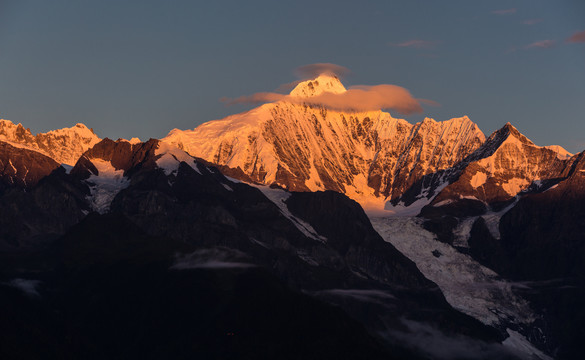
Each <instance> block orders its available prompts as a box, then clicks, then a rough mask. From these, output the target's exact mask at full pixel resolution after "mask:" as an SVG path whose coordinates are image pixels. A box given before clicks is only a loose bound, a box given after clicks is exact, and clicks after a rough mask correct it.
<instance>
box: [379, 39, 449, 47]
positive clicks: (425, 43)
mask: <svg viewBox="0 0 585 360" xmlns="http://www.w3.org/2000/svg"><path fill="white" fill-rule="evenodd" d="M438 44H439V42H438V41H429V40H422V39H413V40H408V41H404V42H401V43H388V45H390V46H396V47H410V48H415V49H429V48H433V47H435V46H437V45H438Z"/></svg>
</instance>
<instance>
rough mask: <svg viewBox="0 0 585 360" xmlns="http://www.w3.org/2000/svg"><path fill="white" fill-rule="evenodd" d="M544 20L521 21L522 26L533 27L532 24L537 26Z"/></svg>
mask: <svg viewBox="0 0 585 360" xmlns="http://www.w3.org/2000/svg"><path fill="white" fill-rule="evenodd" d="M543 21H544V20H542V19H528V20H524V21H522V24H523V25H534V24H538V23H541V22H543Z"/></svg>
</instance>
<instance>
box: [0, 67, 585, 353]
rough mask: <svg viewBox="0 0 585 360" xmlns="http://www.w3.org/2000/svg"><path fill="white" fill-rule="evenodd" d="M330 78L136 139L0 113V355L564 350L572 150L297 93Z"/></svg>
mask: <svg viewBox="0 0 585 360" xmlns="http://www.w3.org/2000/svg"><path fill="white" fill-rule="evenodd" d="M344 91H345V88H344V87H343V85H342V84H341V82H340V81H339V79H338V78H337V77H335V76H332V75H321V76H319V77H317V78H315V79H311V80H307V81H304V82H301V83H299V84H298V85H297V86H296V87H295V88H294V89H293V90H292V92H291V93H290V94H289V95H288V97H285V98H283V99H282V100H279V101H276V102H272V103H267V104H264V105H261V106H259V107H257V108H255V109H253V110H250V111H248V112H245V113H242V114H237V115H232V116H229V117H227V118H225V119H221V120H215V121H210V122H208V123H204V124H202V125H200V126H198V127H197V128H195V129H194V130H178V129H174V130H171V131H170V132H169V134H168V135H167V136H166V137H164V138H162V139H160V140H158V139H150V140H149V141H146V142H141V141H140V140H138V139H132V140H124V139H118V140H116V141H113V140H110V139H107V138H106V139H100V138H99V137H98V136H97V135H96V134H95V133H94V131H93V130H92V129H88V128H87V127H86V126H85V125H83V124H77V125H75V126H74V127H72V128H69V129H61V130H55V131H50V132H47V133H45V134H38V135H32V133H31V132H30V130H28V129H25V128H24V127H23V126H22V125H21V124H18V125H14V124H13V123H12V122H10V121H8V120H0V204H1V205H0V256H1V257H2V261H1V263H2V266H1V272H0V284H1V285H0V290H1V291H0V296H1V298H0V303H1V304H3V306H2V309H3V310H2V316H3V317H4V318H5V319H7V320H6V321H3V322H2V328H1V329H2V330H1V331H2V335H3V336H2V340H0V341H1V342H2V343H1V344H2V346H1V347H0V348H1V349H3V350H0V353H1V352H2V351H3V352H4V355H5V356H6V358H13V357H14V358H16V357H17V354H19V352H20V351H23V350H22V349H26V350H25V352H24V353H23V354H25V355H23V357H35V356H37V355H39V354H44V355H46V356H45V357H55V358H63V357H71V358H79V357H96V358H103V357H108V358H111V357H124V354H126V355H128V354H132V355H136V354H139V355H141V356H143V357H153V358H154V357H161V356H162V357H169V356H170V357H182V356H188V355H189V354H197V353H198V354H202V355H205V356H207V357H210V358H224V357H226V356H234V355H235V356H238V355H241V354H244V353H245V354H249V355H248V356H249V357H250V358H257V357H258V356H272V357H277V358H287V357H288V358H322V357H325V358H334V357H336V358H359V357H364V356H365V358H486V359H491V358H526V359H529V358H540V359H547V358H551V357H554V358H566V359H569V358H578V357H579V354H580V344H581V343H582V341H583V340H585V333H583V330H582V328H583V327H582V326H581V324H582V323H583V321H585V305H584V304H585V291H584V289H585V287H584V285H585V281H584V280H585V268H583V264H584V263H585V246H584V244H585V242H584V240H585V238H584V237H585V235H584V234H585V222H584V221H583V218H584V216H585V205H583V204H585V202H584V201H583V200H585V183H584V181H585V160H584V156H585V155H584V153H583V152H582V153H579V154H575V155H573V154H571V153H569V152H567V151H566V150H564V149H563V148H562V147H560V146H537V145H535V144H534V143H533V142H532V141H530V140H529V139H528V138H526V137H525V136H524V135H522V134H521V133H520V132H519V131H518V130H517V129H516V128H515V127H514V126H513V125H512V124H510V123H506V124H505V125H504V126H503V127H502V128H501V129H499V130H497V131H495V132H494V133H493V134H491V135H490V136H488V137H487V138H486V136H485V135H484V134H483V132H482V131H481V130H480V129H479V127H478V126H477V125H476V124H475V123H473V122H472V121H471V120H470V119H469V118H468V117H466V116H464V117H460V118H454V119H451V120H447V121H442V122H437V121H435V120H433V119H429V118H426V119H425V120H423V121H422V122H420V123H417V124H410V123H409V122H407V121H405V120H402V119H396V118H393V117H392V116H391V115H390V114H389V113H387V112H384V111H381V110H379V111H365V112H364V111H352V110H344V111H341V110H334V109H331V108H327V107H325V106H322V105H319V104H316V103H315V102H313V101H311V100H310V99H311V98H312V97H316V96H319V95H321V94H325V93H331V94H342V93H343V92H344ZM291 99H294V101H292V100H291ZM153 286H155V289H154V290H153V289H152V287H153ZM201 294H204V295H201ZM163 299H164V300H163ZM186 299H188V301H187V300H186ZM235 299H241V301H236V300H235ZM189 302H191V303H192V304H194V305H193V307H195V309H194V308H193V307H192V306H190V304H189ZM274 304H280V305H281V306H275V305H274ZM32 314H36V315H34V316H33V315H32ZM212 314H213V316H212ZM167 318H172V319H175V320H173V321H174V322H171V321H170V320H165V319H167ZM198 321H200V325H199V326H198V325H197V324H198ZM187 322H188V323H189V324H187ZM137 323H139V324H140V328H141V329H142V330H141V331H140V332H139V333H136V332H135V331H134V330H133V329H135V326H136V324H137ZM179 323H181V324H182V325H180V326H177V324H179ZM162 326H165V327H170V328H171V330H170V332H169V333H168V334H164V335H159V334H157V332H156V329H158V328H160V327H162ZM31 331H32V333H34V334H35V335H34V336H32V337H27V336H25V335H24V334H26V333H30V332H31ZM300 333H302V334H306V335H305V336H299V335H298V334H300ZM316 339H319V341H317V340H316ZM156 343H158V344H160V345H159V346H155V345H154V344H156ZM187 343H188V344H189V345H188V346H187V347H183V348H181V350H177V349H176V347H177V344H187ZM142 345H144V346H142ZM219 348H222V349H223V350H222V352H218V350H217V349H219ZM70 349H73V351H72V352H70V353H69V354H68V355H65V354H67V353H68V351H69V350H70ZM291 349H294V351H293V350H291ZM35 351H38V353H36V352H35ZM165 355H166V356H165Z"/></svg>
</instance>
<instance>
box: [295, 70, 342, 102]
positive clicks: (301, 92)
mask: <svg viewBox="0 0 585 360" xmlns="http://www.w3.org/2000/svg"><path fill="white" fill-rule="evenodd" d="M345 91H346V89H345V86H343V84H342V83H341V81H339V78H338V77H337V76H335V75H329V74H321V75H319V76H318V77H317V78H315V79H312V80H306V81H303V82H301V83H299V84H298V85H297V86H296V87H295V88H294V89H293V90H292V91H291V92H290V96H294V97H312V96H317V95H321V94H322V93H325V92H329V93H333V94H341V93H344V92H345Z"/></svg>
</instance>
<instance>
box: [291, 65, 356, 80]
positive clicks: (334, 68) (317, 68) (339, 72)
mask: <svg viewBox="0 0 585 360" xmlns="http://www.w3.org/2000/svg"><path fill="white" fill-rule="evenodd" d="M350 73H351V71H349V69H348V68H346V67H345V66H341V65H337V64H332V63H316V64H309V65H303V66H300V67H298V68H296V69H295V74H296V75H297V76H299V77H300V78H301V79H303V80H307V79H314V78H316V77H317V76H319V75H321V74H327V75H335V76H337V77H344V76H346V75H349V74H350Z"/></svg>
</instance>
